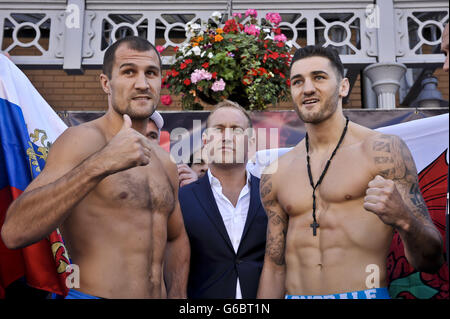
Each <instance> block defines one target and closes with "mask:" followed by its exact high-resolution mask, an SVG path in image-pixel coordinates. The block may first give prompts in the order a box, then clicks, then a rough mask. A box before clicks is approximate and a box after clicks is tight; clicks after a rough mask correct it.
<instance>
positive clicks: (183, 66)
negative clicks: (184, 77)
mask: <svg viewBox="0 0 450 319" xmlns="http://www.w3.org/2000/svg"><path fill="white" fill-rule="evenodd" d="M186 67H187V64H186V63H184V62H183V63H181V64H180V70H184V69H186Z"/></svg>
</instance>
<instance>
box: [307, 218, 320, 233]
mask: <svg viewBox="0 0 450 319" xmlns="http://www.w3.org/2000/svg"><path fill="white" fill-rule="evenodd" d="M309 226H310V227H311V228H312V229H313V236H316V235H317V228H319V227H320V225H319V223H317V222H316V221H313V223H312V224H311V225H309Z"/></svg>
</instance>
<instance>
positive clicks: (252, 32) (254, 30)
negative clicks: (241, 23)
mask: <svg viewBox="0 0 450 319" xmlns="http://www.w3.org/2000/svg"><path fill="white" fill-rule="evenodd" d="M244 32H245V33H247V34H250V35H254V36H258V35H259V28H258V27H257V26H255V25H254V24H251V25H250V26H247V25H246V26H245V28H244Z"/></svg>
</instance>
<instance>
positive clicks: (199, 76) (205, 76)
mask: <svg viewBox="0 0 450 319" xmlns="http://www.w3.org/2000/svg"><path fill="white" fill-rule="evenodd" d="M211 77H212V74H211V73H209V72H208V71H206V70H205V69H201V70H199V69H196V70H195V71H194V72H192V74H191V82H192V83H197V82H199V81H201V80H211Z"/></svg>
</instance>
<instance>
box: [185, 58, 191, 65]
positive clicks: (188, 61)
mask: <svg viewBox="0 0 450 319" xmlns="http://www.w3.org/2000/svg"><path fill="white" fill-rule="evenodd" d="M184 63H186V64H191V63H192V60H191V59H186V60H185V61H184Z"/></svg>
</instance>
